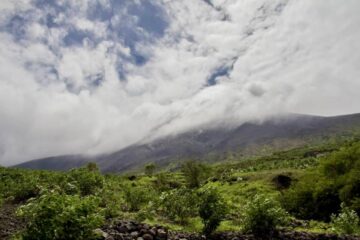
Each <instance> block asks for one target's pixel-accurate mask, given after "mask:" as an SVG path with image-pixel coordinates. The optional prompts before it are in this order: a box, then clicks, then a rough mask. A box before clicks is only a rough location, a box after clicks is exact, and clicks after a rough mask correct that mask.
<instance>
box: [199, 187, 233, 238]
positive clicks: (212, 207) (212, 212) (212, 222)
mask: <svg viewBox="0 0 360 240" xmlns="http://www.w3.org/2000/svg"><path fill="white" fill-rule="evenodd" d="M226 213H227V205H226V203H225V200H224V199H223V198H222V197H221V195H220V194H219V192H218V191H217V190H216V189H214V188H205V189H202V190H201V191H200V192H199V216H200V217H201V219H202V222H203V224H204V227H203V233H204V234H205V235H210V234H211V233H212V232H214V231H215V230H216V228H217V227H218V226H219V225H220V223H221V221H222V220H224V218H225V215H226Z"/></svg>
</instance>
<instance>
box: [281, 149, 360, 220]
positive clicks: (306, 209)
mask: <svg viewBox="0 0 360 240" xmlns="http://www.w3.org/2000/svg"><path fill="white" fill-rule="evenodd" d="M359 175H360V143H353V144H352V145H350V146H348V147H345V148H342V149H340V150H339V151H337V152H334V153H332V154H331V155H330V156H328V157H326V158H324V159H322V160H321V162H320V165H319V166H318V167H317V168H316V169H315V170H313V171H312V172H310V173H308V174H307V175H305V176H304V177H303V178H302V179H301V181H299V182H298V183H297V184H295V185H294V186H292V187H291V188H290V189H289V191H287V192H285V194H284V197H283V201H282V202H283V206H284V207H285V208H286V209H287V210H288V211H289V212H290V213H293V214H294V215H295V216H296V217H299V218H302V219H316V220H323V221H329V220H330V216H331V214H333V213H337V212H338V211H339V210H340V203H341V202H345V203H346V204H347V205H349V206H351V207H352V208H353V209H355V210H356V211H357V212H358V213H360V204H359V201H358V200H357V199H359V198H360V178H359Z"/></svg>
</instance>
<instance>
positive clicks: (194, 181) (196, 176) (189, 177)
mask: <svg viewBox="0 0 360 240" xmlns="http://www.w3.org/2000/svg"><path fill="white" fill-rule="evenodd" d="M181 172H182V173H183V175H184V177H185V180H186V183H187V186H188V187H189V188H198V187H200V185H201V183H202V182H203V181H204V179H205V178H206V176H207V173H208V172H209V169H208V167H207V166H205V165H204V164H201V163H199V162H196V161H192V160H190V161H186V162H184V163H183V164H182V166H181Z"/></svg>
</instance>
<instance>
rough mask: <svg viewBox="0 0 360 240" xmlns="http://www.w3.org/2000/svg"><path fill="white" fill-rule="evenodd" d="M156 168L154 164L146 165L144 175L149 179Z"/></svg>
mask: <svg viewBox="0 0 360 240" xmlns="http://www.w3.org/2000/svg"><path fill="white" fill-rule="evenodd" d="M155 169H156V166H155V164H154V163H148V164H146V165H145V174H146V175H147V176H149V177H151V176H152V175H153V174H154V172H155Z"/></svg>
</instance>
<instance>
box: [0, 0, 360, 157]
mask: <svg viewBox="0 0 360 240" xmlns="http://www.w3.org/2000/svg"><path fill="white" fill-rule="evenodd" d="M58 3H59V4H60V5H61V6H63V7H65V8H66V9H67V11H66V12H61V11H60V12H56V11H57V10H56V9H53V8H50V7H47V8H45V9H42V10H41V9H36V8H35V7H34V6H32V5H31V3H30V2H27V1H22V2H20V1H3V2H1V4H0V11H1V13H2V15H1V17H0V26H2V28H1V31H2V33H1V34H0V130H1V131H0V164H14V163H18V162H21V161H24V160H28V159H32V158H39V157H46V156H52V155H61V154H73V153H91V154H96V153H102V152H111V151H115V150H119V149H120V148H123V147H126V146H128V145H131V144H133V143H136V142H139V141H143V140H144V139H145V140H149V139H153V138H155V137H161V136H163V135H167V134H176V133H179V132H182V131H186V130H188V129H192V128H199V127H202V126H204V125H210V126H214V125H217V124H224V122H226V123H227V124H230V125H231V124H235V123H241V122H244V121H250V120H255V119H262V118H264V117H266V116H267V115H272V114H277V113H278V112H282V111H291V112H302V113H313V114H323V115H333V114H342V113H351V112H359V111H360V108H359V104H356V103H359V102H360V95H359V94H358V92H357V91H358V89H360V81H359V80H358V79H357V78H358V76H359V75H360V68H359V66H358V63H359V62H360V54H359V53H360V41H359V40H360V31H359V30H358V26H359V24H360V17H359V15H358V10H359V9H360V2H358V1H357V0H349V1H347V4H343V3H341V2H339V1H337V0H326V1H325V0H319V1H312V0H304V1H295V0H289V1H286V0H277V1H265V0H254V1H253V0H251V1H250V0H249V1H237V0H214V1H212V3H213V6H211V5H209V4H207V3H205V1H200V0H198V1H194V0H184V1H165V0H164V1H161V2H160V3H159V4H160V6H162V7H163V8H164V11H165V14H166V15H167V17H166V21H168V22H169V23H168V24H169V25H168V27H167V28H166V29H165V30H164V35H163V36H160V37H156V38H153V37H152V36H153V35H152V33H151V32H148V31H149V30H147V29H146V27H144V26H142V25H140V18H141V16H135V15H133V16H132V15H129V6H130V5H131V4H132V3H130V2H128V3H127V4H125V5H124V6H123V8H122V10H121V11H118V12H116V13H115V16H112V17H111V19H110V16H108V18H109V19H107V21H104V20H99V19H95V20H94V19H91V18H89V17H88V16H87V12H88V11H89V9H90V8H91V7H94V6H93V5H91V4H89V1H76V2H74V1H65V0H64V1H59V2H58ZM101 3H102V5H103V6H107V7H106V11H107V10H109V9H111V6H110V5H109V2H108V1H106V0H103V1H102V2H101ZM137 4H138V5H137V6H140V7H141V1H138V2H137ZM24 9H26V10H28V11H33V14H32V15H31V21H30V20H29V22H28V23H26V25H24V26H25V27H26V28H25V30H26V31H25V35H23V36H21V38H22V39H21V41H17V40H16V36H14V35H13V34H11V33H9V32H8V31H7V29H6V27H5V26H7V23H8V21H9V19H11V17H12V16H13V15H14V14H16V13H17V12H23V11H24ZM130 12H131V11H130ZM46 14H50V15H52V16H54V17H53V19H52V21H53V24H56V25H57V26H56V27H53V26H47V25H46V24H44V21H45V20H44V19H46ZM108 24H110V25H108ZM123 26H127V27H128V26H131V27H132V28H133V29H127V28H124V29H122V28H120V27H123ZM151 27H153V28H156V27H159V26H151ZM118 28H119V29H121V31H124V32H116V31H120V30H119V29H118ZM71 31H82V32H81V34H82V33H83V32H85V33H91V34H92V35H89V36H86V37H82V35H76V34H74V35H73V36H70V37H72V40H73V41H75V42H76V41H77V42H76V44H74V45H66V44H65V43H64V41H63V39H64V38H66V37H67V36H69V34H70V33H71ZM132 31H133V32H132ZM6 32H7V33H6ZM79 34H80V33H79ZM124 36H125V37H127V38H126V39H125V37H124ZM130 36H131V38H130ZM141 38H142V39H141ZM129 41H130V42H131V41H133V42H132V45H131V44H129V43H128V42H129ZM134 51H137V54H142V55H144V57H145V58H146V59H147V60H146V62H145V63H144V64H138V65H137V64H135V63H134V58H135V56H134ZM224 66H226V67H227V68H228V69H229V72H228V73H227V74H222V75H220V76H219V77H218V78H217V79H216V84H215V85H214V86H209V84H208V82H207V80H208V79H209V78H210V77H211V76H212V75H213V74H214V73H216V72H217V71H219V69H221V68H222V67H224ZM119 72H121V74H123V75H125V78H124V77H122V76H120V75H119V74H118V73H119Z"/></svg>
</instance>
